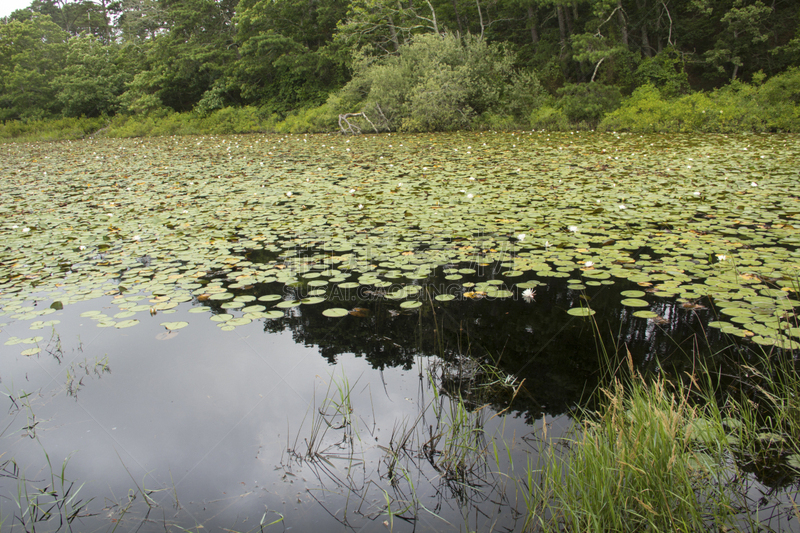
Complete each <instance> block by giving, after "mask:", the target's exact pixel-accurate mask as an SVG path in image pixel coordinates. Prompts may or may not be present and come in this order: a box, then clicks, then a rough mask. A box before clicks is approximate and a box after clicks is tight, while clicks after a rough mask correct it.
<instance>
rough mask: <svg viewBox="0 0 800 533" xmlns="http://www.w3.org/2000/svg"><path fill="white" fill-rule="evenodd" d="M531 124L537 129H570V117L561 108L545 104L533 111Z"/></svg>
mask: <svg viewBox="0 0 800 533" xmlns="http://www.w3.org/2000/svg"><path fill="white" fill-rule="evenodd" d="M530 125H531V128H533V129H535V130H552V131H563V130H568V129H569V119H567V116H566V115H565V114H564V112H563V111H561V110H560V109H556V108H555V107H552V106H549V105H544V106H541V107H538V108H536V109H534V110H533V111H532V112H531V116H530Z"/></svg>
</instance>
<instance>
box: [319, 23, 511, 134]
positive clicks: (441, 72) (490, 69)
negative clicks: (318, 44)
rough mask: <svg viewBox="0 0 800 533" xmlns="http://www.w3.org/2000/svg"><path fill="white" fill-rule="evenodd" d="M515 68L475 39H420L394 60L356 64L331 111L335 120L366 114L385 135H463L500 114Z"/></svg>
mask: <svg viewBox="0 0 800 533" xmlns="http://www.w3.org/2000/svg"><path fill="white" fill-rule="evenodd" d="M512 63H513V56H512V55H511V54H510V53H509V52H507V51H506V50H504V49H502V48H500V47H499V46H496V45H493V44H488V43H487V42H486V41H484V40H482V39H478V38H477V37H474V36H471V35H467V36H465V37H464V38H463V39H462V38H459V37H457V36H454V35H449V34H448V35H444V36H442V35H433V34H427V35H418V36H416V37H415V38H414V39H413V41H411V42H410V43H408V44H404V45H402V46H401V47H400V51H399V53H398V54H397V55H395V56H389V57H385V58H382V59H380V60H377V61H374V62H372V63H368V62H367V61H366V60H362V61H360V62H359V63H357V66H356V73H355V75H354V76H353V79H352V80H351V81H350V82H349V83H348V84H347V85H346V86H345V87H344V88H343V89H342V90H341V91H339V93H337V94H336V95H334V96H332V97H330V98H329V100H328V105H329V106H330V107H331V108H332V110H333V112H334V114H338V113H346V112H357V111H361V110H363V111H364V112H365V113H367V115H368V116H369V117H370V119H371V120H372V121H373V122H374V123H375V124H376V125H377V126H379V127H380V128H382V129H387V130H397V129H403V130H407V131H421V130H425V131H434V130H439V131H446V130H454V129H461V128H465V127H469V126H470V124H471V121H472V119H473V118H474V117H475V116H477V115H480V114H483V113H487V112H490V113H497V112H502V107H503V100H504V99H505V96H506V95H505V92H506V90H507V87H509V86H511V85H512V75H513V73H514V71H513V68H512Z"/></svg>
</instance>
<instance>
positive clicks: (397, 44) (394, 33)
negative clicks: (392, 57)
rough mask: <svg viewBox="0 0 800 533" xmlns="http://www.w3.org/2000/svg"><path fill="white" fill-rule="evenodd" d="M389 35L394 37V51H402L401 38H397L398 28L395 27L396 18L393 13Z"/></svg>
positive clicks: (390, 18) (390, 17)
mask: <svg viewBox="0 0 800 533" xmlns="http://www.w3.org/2000/svg"><path fill="white" fill-rule="evenodd" d="M389 36H390V37H391V39H392V44H393V45H394V51H395V52H399V51H400V39H398V38H397V29H396V28H395V27H394V19H393V18H392V16H391V15H389Z"/></svg>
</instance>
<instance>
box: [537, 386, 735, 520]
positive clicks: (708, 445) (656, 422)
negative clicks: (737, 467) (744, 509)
mask: <svg viewBox="0 0 800 533" xmlns="http://www.w3.org/2000/svg"><path fill="white" fill-rule="evenodd" d="M602 394H603V396H604V397H605V401H604V406H603V408H602V409H601V410H600V411H599V412H597V413H592V414H590V413H587V414H586V415H587V416H586V417H585V419H584V422H583V425H582V427H581V429H580V431H579V432H578V434H577V435H576V436H575V437H573V440H571V441H569V442H567V443H566V445H567V452H566V453H564V452H562V451H559V450H558V449H556V448H555V447H553V446H549V447H548V448H547V449H545V450H544V452H545V453H544V458H543V459H541V462H540V464H539V465H536V466H532V467H531V468H530V469H529V475H528V483H533V486H534V487H535V491H533V492H531V491H529V494H530V495H531V496H530V497H529V498H528V501H529V502H534V505H531V506H530V507H529V512H530V514H529V526H530V527H531V528H532V529H539V528H541V529H542V530H547V531H549V530H563V531H646V530H648V531H697V530H700V529H702V528H704V527H706V526H707V525H709V524H711V523H714V524H717V525H721V524H727V523H731V522H732V521H733V518H734V517H735V516H736V515H737V508H738V507H737V505H736V501H735V499H736V498H735V494H732V493H731V490H730V487H731V486H730V485H729V483H728V482H730V481H732V480H733V479H734V476H735V471H731V469H730V467H729V464H728V462H727V456H726V453H725V452H726V447H725V446H724V445H723V446H720V445H719V443H721V442H723V443H724V442H725V440H724V433H723V432H722V431H721V429H722V428H721V426H720V425H718V424H710V423H709V420H711V419H710V418H709V417H707V416H706V415H705V413H703V411H702V410H701V409H699V408H698V407H695V406H693V405H692V404H691V403H690V402H689V400H688V397H687V394H686V392H685V391H683V390H681V389H677V390H674V389H672V388H671V387H670V386H669V385H668V384H667V383H666V382H665V381H664V380H663V379H662V380H656V381H655V382H652V383H647V382H645V381H644V380H643V379H640V378H637V379H632V380H629V381H628V382H627V383H625V382H623V381H621V380H615V381H614V383H613V385H612V386H611V387H610V388H605V389H603V390H602ZM535 479H536V480H538V481H537V482H534V480H535Z"/></svg>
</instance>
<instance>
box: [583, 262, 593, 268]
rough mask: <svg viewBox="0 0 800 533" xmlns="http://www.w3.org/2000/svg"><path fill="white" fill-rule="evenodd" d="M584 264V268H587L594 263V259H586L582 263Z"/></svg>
mask: <svg viewBox="0 0 800 533" xmlns="http://www.w3.org/2000/svg"><path fill="white" fill-rule="evenodd" d="M584 265H585V266H586V268H589V267H590V266H593V265H594V261H586V262H585V263H584Z"/></svg>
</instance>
